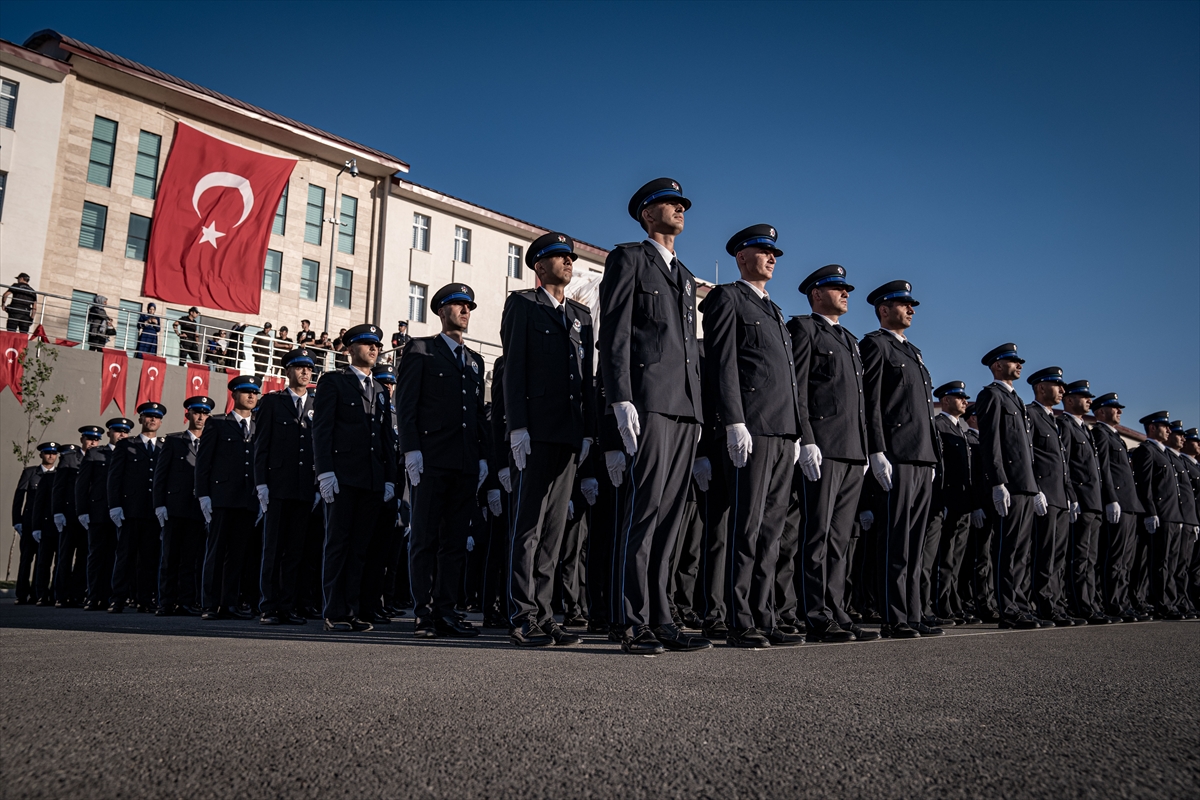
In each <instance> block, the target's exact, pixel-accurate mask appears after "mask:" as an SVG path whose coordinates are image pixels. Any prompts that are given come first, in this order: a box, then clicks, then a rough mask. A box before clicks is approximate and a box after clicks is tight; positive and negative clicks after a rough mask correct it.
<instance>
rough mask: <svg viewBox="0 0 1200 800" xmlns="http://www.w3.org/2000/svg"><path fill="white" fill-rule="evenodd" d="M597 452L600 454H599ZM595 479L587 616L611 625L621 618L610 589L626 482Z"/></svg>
mask: <svg viewBox="0 0 1200 800" xmlns="http://www.w3.org/2000/svg"><path fill="white" fill-rule="evenodd" d="M597 455H599V456H601V457H603V454H597ZM597 482H598V483H599V484H600V492H599V494H598V495H597V497H596V505H594V506H592V520H591V524H590V526H589V529H588V551H587V595H588V619H589V621H591V622H593V623H602V624H609V625H612V624H614V622H615V621H616V620H618V619H620V618H621V612H620V611H619V610H618V608H617V603H618V602H619V600H620V598H619V597H618V596H616V595H615V594H614V591H613V587H614V586H616V585H617V582H616V569H617V561H616V547H615V542H616V537H615V530H616V524H617V519H618V518H619V517H620V514H621V506H622V505H623V504H624V502H625V494H626V492H627V491H628V488H629V485H628V483H627V482H626V483H622V484H621V486H620V487H616V486H613V485H612V481H611V479H610V478H609V477H608V473H607V472H605V473H604V474H602V475H600V477H598V478H597ZM509 502H510V501H509ZM509 613H511V611H510V612H509Z"/></svg>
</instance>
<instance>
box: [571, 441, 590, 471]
mask: <svg viewBox="0 0 1200 800" xmlns="http://www.w3.org/2000/svg"><path fill="white" fill-rule="evenodd" d="M590 452H592V440H591V439H588V438H585V439H584V440H583V444H581V445H580V446H579V460H578V461H576V462H575V466H582V465H583V462H584V461H586V460H587V457H588V453H590Z"/></svg>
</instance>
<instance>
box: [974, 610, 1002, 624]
mask: <svg viewBox="0 0 1200 800" xmlns="http://www.w3.org/2000/svg"><path fill="white" fill-rule="evenodd" d="M975 616H977V617H978V618H979V621H980V622H981V623H983V624H985V625H986V624H994V623H997V622H1000V620H1001V617H1000V614H999V613H998V612H996V611H992V610H991V609H990V608H989V609H987V610H985V611H977V612H975Z"/></svg>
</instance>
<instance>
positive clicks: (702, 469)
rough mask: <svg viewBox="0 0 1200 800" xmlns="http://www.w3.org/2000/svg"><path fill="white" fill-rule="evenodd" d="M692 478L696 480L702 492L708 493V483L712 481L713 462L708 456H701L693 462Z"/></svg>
mask: <svg viewBox="0 0 1200 800" xmlns="http://www.w3.org/2000/svg"><path fill="white" fill-rule="evenodd" d="M692 477H693V478H695V479H696V485H697V486H699V487H700V491H702V492H707V491H708V482H709V481H711V480H712V462H711V461H709V460H708V456H700V457H699V458H697V459H696V460H695V461H693V462H692Z"/></svg>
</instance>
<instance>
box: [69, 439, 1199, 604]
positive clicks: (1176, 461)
mask: <svg viewBox="0 0 1200 800" xmlns="http://www.w3.org/2000/svg"><path fill="white" fill-rule="evenodd" d="M1184 440H1185V434H1184V431H1183V421H1182V420H1178V419H1176V420H1172V421H1171V434H1170V436H1169V437H1168V438H1167V455H1168V456H1170V458H1171V462H1172V464H1173V465H1174V467H1175V482H1176V483H1177V484H1178V485H1179V513H1180V514H1181V515H1182V516H1183V528H1182V529H1181V531H1180V536H1179V558H1178V559H1176V561H1175V573H1174V576H1173V580H1174V581H1175V597H1176V598H1177V600H1176V603H1175V610H1176V611H1178V612H1179V613H1180V615H1182V617H1183V618H1184V619H1195V618H1196V609H1195V607H1194V606H1193V605H1192V600H1191V598H1190V597H1189V596H1188V578H1187V576H1188V569H1189V567H1190V566H1191V563H1192V548H1193V546H1194V544H1195V542H1196V537H1197V535H1198V534H1200V517H1198V516H1197V514H1196V495H1195V490H1194V489H1193V487H1192V476H1191V475H1190V474H1189V472H1188V462H1187V458H1185V457H1184V455H1183V443H1184ZM62 458H63V457H62V455H61V454H59V457H58V461H59V467H58V470H57V471H59V472H61V470H62ZM54 480H55V482H57V481H58V480H59V478H58V476H57V475H56V476H55V478H54ZM1169 580H1170V579H1169Z"/></svg>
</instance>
